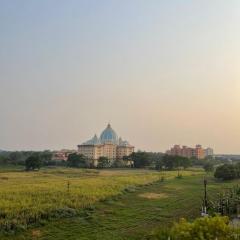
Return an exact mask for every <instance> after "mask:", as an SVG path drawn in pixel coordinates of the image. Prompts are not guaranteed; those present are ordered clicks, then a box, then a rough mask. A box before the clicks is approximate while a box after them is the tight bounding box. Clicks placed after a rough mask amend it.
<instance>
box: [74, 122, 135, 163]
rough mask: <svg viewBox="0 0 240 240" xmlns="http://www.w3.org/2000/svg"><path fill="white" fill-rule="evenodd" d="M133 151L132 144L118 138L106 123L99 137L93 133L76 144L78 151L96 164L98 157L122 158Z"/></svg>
mask: <svg viewBox="0 0 240 240" xmlns="http://www.w3.org/2000/svg"><path fill="white" fill-rule="evenodd" d="M132 152H134V146H132V145H130V144H129V143H128V141H123V140H122V138H121V137H120V138H118V136H117V134H116V132H115V131H114V130H113V129H112V127H111V125H110V124H108V125H107V128H106V129H105V130H104V131H103V132H102V133H101V135H100V138H98V137H97V135H96V134H95V135H94V137H93V138H91V139H90V140H88V141H86V142H84V143H82V144H80V145H78V153H80V154H83V155H85V156H86V157H88V158H89V159H91V160H93V161H94V165H96V164H97V160H98V159H99V158H100V157H107V158H108V159H109V160H116V159H123V157H124V156H129V155H130V154H131V153H132Z"/></svg>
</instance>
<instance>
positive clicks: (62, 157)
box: [52, 149, 77, 161]
mask: <svg viewBox="0 0 240 240" xmlns="http://www.w3.org/2000/svg"><path fill="white" fill-rule="evenodd" d="M76 152H77V151H76V150H68V149H62V150H59V151H54V152H53V155H52V160H53V161H67V159H68V155H69V154H72V153H76Z"/></svg>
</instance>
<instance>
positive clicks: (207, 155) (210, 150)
mask: <svg viewBox="0 0 240 240" xmlns="http://www.w3.org/2000/svg"><path fill="white" fill-rule="evenodd" d="M213 155H214V152H213V149H212V148H206V149H205V157H209V156H210V157H212V156H213Z"/></svg>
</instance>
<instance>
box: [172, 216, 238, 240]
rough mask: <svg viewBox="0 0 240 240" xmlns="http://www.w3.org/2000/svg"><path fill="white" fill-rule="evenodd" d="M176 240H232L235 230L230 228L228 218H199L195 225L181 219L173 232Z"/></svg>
mask: <svg viewBox="0 0 240 240" xmlns="http://www.w3.org/2000/svg"><path fill="white" fill-rule="evenodd" d="M171 234H172V239H176V240H201V239H204V240H213V239H218V240H228V239H229V240H230V239H233V237H234V236H233V229H232V228H231V227H230V226H229V219H228V217H218V216H217V217H212V218H210V217H205V218H198V219H196V220H195V221H194V222H193V223H189V222H187V221H186V220H185V219H181V220H180V222H179V223H177V224H176V225H175V226H174V227H173V228H172V231H171Z"/></svg>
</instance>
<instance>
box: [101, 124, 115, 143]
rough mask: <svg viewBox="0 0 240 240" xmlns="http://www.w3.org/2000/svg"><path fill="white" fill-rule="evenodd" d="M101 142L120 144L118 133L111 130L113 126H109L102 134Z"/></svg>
mask: <svg viewBox="0 0 240 240" xmlns="http://www.w3.org/2000/svg"><path fill="white" fill-rule="evenodd" d="M100 141H101V143H102V144H104V143H113V144H118V136H117V134H116V132H115V131H114V130H113V129H112V128H111V125H110V124H108V125H107V128H106V129H105V130H104V131H103V132H102V134H101V136H100Z"/></svg>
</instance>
